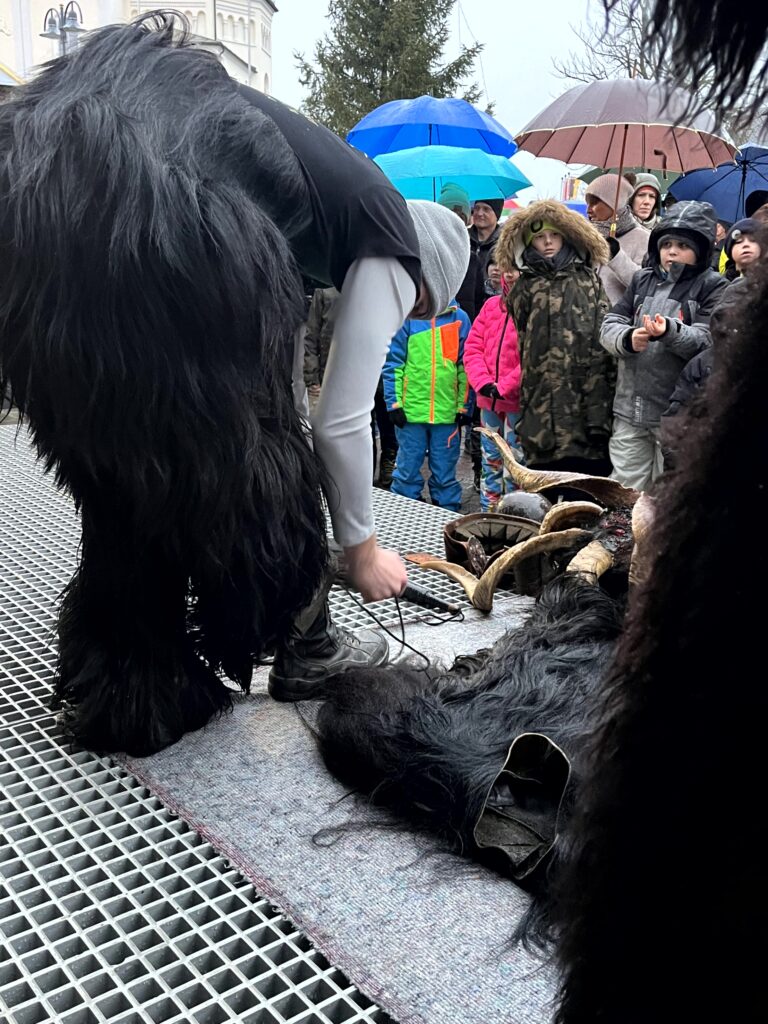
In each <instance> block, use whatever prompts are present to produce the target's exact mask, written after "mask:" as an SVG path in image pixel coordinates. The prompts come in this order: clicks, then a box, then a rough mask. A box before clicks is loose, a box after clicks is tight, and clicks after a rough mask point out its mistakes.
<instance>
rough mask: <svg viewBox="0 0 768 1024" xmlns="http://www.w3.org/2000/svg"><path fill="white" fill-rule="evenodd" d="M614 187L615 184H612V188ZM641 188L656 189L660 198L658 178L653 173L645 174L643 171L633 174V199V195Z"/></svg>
mask: <svg viewBox="0 0 768 1024" xmlns="http://www.w3.org/2000/svg"><path fill="white" fill-rule="evenodd" d="M615 188H616V186H615V185H614V189H615ZM641 188H654V189H656V191H657V192H658V193H659V195H658V198H659V199H661V185H660V184H659V179H658V178H657V177H656V175H655V174H646V173H645V172H644V171H643V172H641V173H640V174H636V175H635V187H634V189H633V190H632V196H631V198H632V199H634V197H635V196H636V195H637V193H638V192H639V191H640V189H641ZM615 194H616V193H615V192H614V195H615Z"/></svg>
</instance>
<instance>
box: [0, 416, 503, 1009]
mask: <svg viewBox="0 0 768 1024" xmlns="http://www.w3.org/2000/svg"><path fill="white" fill-rule="evenodd" d="M374 507H375V512H376V516H377V524H378V528H379V536H380V539H381V542H382V543H383V544H385V545H387V546H391V547H394V548H396V549H398V550H400V551H401V552H405V551H413V550H416V551H418V550H425V551H433V552H435V553H438V552H440V551H441V550H442V537H441V531H442V526H443V524H444V523H445V522H446V521H448V520H449V519H451V518H453V516H454V514H453V513H449V512H445V511H443V510H440V509H437V508H434V507H432V506H429V505H424V504H421V503H417V502H412V501H409V500H408V499H405V498H398V497H396V496H393V495H390V494H387V493H383V492H376V493H375V499H374ZM79 536H80V531H79V522H78V518H77V516H76V514H75V511H74V508H73V506H72V503H71V501H70V500H69V499H68V498H67V497H66V496H64V495H62V494H60V493H58V492H57V491H56V490H55V488H54V487H53V485H52V482H51V481H50V480H49V479H48V478H46V477H44V476H43V475H42V473H41V471H40V468H39V467H38V465H37V464H36V462H35V459H34V456H33V453H32V451H31V449H30V447H29V445H28V443H27V441H26V437H25V435H24V434H20V435H19V436H18V440H17V439H16V430H15V429H14V427H13V426H10V425H6V426H0V934H1V935H2V936H3V941H2V942H0V1024H6V1022H8V1024H41V1022H56V1024H102V1022H109V1024H159V1022H168V1024H224V1022H233V1021H237V1022H240V1024H337V1022H349V1024H362V1022H371V1024H373V1022H376V1024H384V1022H386V1021H388V1020H389V1018H388V1017H387V1015H386V1014H385V1013H384V1012H383V1011H382V1010H381V1009H380V1008H378V1007H377V1006H375V1005H374V1004H373V1003H372V1002H371V1001H370V1000H369V999H368V998H367V997H365V996H364V995H363V994H361V993H360V992H359V991H357V990H356V989H355V987H354V986H353V985H351V984H350V982H349V981H348V980H347V979H346V978H345V977H344V975H343V974H342V973H341V972H340V971H339V970H338V969H336V968H334V967H333V966H332V965H331V964H329V963H328V961H327V960H325V959H324V957H323V956H322V955H321V954H320V953H319V952H318V951H317V950H316V949H314V948H313V946H312V944H311V942H310V941H309V939H308V938H307V937H306V936H304V935H303V934H302V933H301V932H300V931H298V930H297V929H296V927H295V926H294V925H293V924H292V923H291V922H290V921H289V920H288V919H287V918H286V917H285V916H284V915H282V914H281V913H280V912H279V911H278V910H276V909H275V908H274V907H272V906H270V904H269V903H268V902H267V901H266V900H264V899H263V898H261V897H260V896H259V895H258V894H257V893H256V892H255V891H254V888H253V886H252V885H251V883H250V882H249V881H248V880H247V879H245V878H244V877H243V876H242V875H241V874H240V873H239V872H238V871H236V870H235V869H234V868H232V867H231V866H230V865H229V864H228V862H227V860H226V858H224V857H223V856H222V855H221V854H219V853H218V852H217V851H216V850H215V849H214V848H213V847H212V846H211V845H210V844H208V843H207V842H205V841H204V840H203V839H202V838H201V837H200V836H199V835H198V834H197V833H196V832H195V831H194V830H193V829H192V828H191V827H190V826H188V825H187V824H186V823H184V822H183V821H181V820H180V819H179V818H178V817H176V816H175V815H173V814H172V813H171V812H170V811H168V810H167V809H166V808H165V807H164V806H163V804H162V803H161V802H160V801H159V800H158V799H157V798H156V797H154V796H153V795H152V794H151V793H150V792H149V791H148V790H147V789H146V788H144V787H143V786H142V785H141V783H139V782H138V781H137V780H136V779H135V778H133V777H132V776H131V775H129V774H128V773H127V772H126V771H125V770H124V769H123V768H121V767H120V766H119V765H118V764H116V763H115V762H114V761H112V760H111V759H109V758H100V757H97V756H95V755H93V754H91V753H90V752H88V751H78V750H74V749H72V748H71V747H70V746H69V745H67V743H66V742H65V741H64V740H63V739H62V738H61V737H60V736H59V734H58V731H57V724H56V721H55V719H54V718H53V717H52V716H51V715H50V712H49V711H48V709H47V705H46V701H47V697H48V694H49V693H50V689H51V679H52V672H53V659H54V654H53V639H54V636H53V629H54V613H55V608H56V604H57V601H58V597H59V595H60V593H61V590H62V588H63V586H64V585H65V584H66V582H67V581H68V579H69V577H70V575H71V573H72V571H73V568H74V564H75V558H76V552H77V544H78V541H79ZM429 586H430V589H431V590H432V591H433V592H434V593H435V594H437V595H439V596H441V597H444V598H445V599H447V600H449V601H452V602H453V603H457V604H462V603H463V604H466V601H465V600H464V598H463V593H462V592H461V591H460V590H459V588H458V587H457V586H456V585H455V584H454V583H452V582H451V581H450V580H448V579H445V578H443V577H438V576H437V575H436V574H430V576H429ZM499 597H500V598H501V600H504V597H503V596H502V595H499ZM331 602H332V607H333V613H334V619H335V620H336V621H337V622H339V623H341V624H344V625H347V626H349V627H351V628H356V627H358V626H360V625H368V624H369V623H370V619H369V616H368V614H367V612H365V611H364V610H363V609H362V608H361V607H359V606H358V605H357V604H356V603H355V602H354V601H353V600H352V599H351V598H350V597H349V596H348V595H347V594H346V593H345V592H344V591H342V590H340V589H339V588H334V591H333V592H332V595H331ZM371 607H372V609H373V610H374V611H375V612H376V613H377V615H378V616H379V618H381V619H382V620H383V621H385V622H388V623H393V622H395V621H397V616H396V613H395V608H394V602H380V604H379V605H374V606H371ZM402 609H403V617H404V619H405V620H406V621H414V620H417V619H420V618H423V617H424V616H425V614H428V613H426V612H425V611H424V610H423V609H421V608H417V607H415V606H409V605H408V604H407V603H406V602H403V604H402Z"/></svg>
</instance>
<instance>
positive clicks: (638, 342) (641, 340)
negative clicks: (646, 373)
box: [632, 317, 651, 352]
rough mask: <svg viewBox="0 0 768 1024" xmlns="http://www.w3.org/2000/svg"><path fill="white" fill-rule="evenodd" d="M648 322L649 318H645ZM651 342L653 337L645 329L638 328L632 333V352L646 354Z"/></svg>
mask: <svg viewBox="0 0 768 1024" xmlns="http://www.w3.org/2000/svg"><path fill="white" fill-rule="evenodd" d="M645 319H646V320H647V319H648V317H646V318H645ZM650 340H651V336H650V335H649V334H648V331H646V330H645V328H644V327H637V328H635V330H634V331H632V351H633V352H645V350H646V349H647V348H648V343H649V342H650Z"/></svg>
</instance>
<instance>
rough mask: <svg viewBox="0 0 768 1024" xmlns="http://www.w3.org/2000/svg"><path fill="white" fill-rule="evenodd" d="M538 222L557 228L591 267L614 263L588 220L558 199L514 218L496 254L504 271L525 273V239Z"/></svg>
mask: <svg viewBox="0 0 768 1024" xmlns="http://www.w3.org/2000/svg"><path fill="white" fill-rule="evenodd" d="M537 220H543V221H546V222H547V223H549V224H552V225H553V227H556V228H557V230H558V231H560V232H561V233H562V234H563V236H564V237H565V238H566V239H567V241H569V242H570V243H571V245H572V246H573V247H574V249H576V251H577V252H578V254H579V256H580V257H581V259H583V260H584V261H585V262H586V263H588V264H590V265H591V266H594V267H598V266H601V265H602V264H604V263H607V262H608V260H609V259H610V250H609V248H608V243H607V242H606V240H605V239H604V238H603V237H602V235H600V233H599V232H598V230H597V228H594V227H592V225H591V224H590V223H589V221H588V220H587V219H586V218H585V217H582V216H581V214H579V213H574V212H573V210H569V209H568V207H567V206H564V205H563V204H562V203H559V202H557V200H555V199H539V200H538V201H537V202H535V203H531V204H530V206H526V207H525V208H524V209H523V210H518V211H517V212H516V213H513V214H511V215H510V216H509V217H508V218H507V220H506V221H505V222H504V226H503V228H502V229H501V234H500V235H499V240H498V242H497V243H496V248H495V250H494V253H495V258H496V262H497V263H498V265H499V266H500V267H501V269H502V270H503V271H509V270H513V269H515V268H517V269H522V267H523V266H524V261H523V252H524V250H525V236H526V234H527V232H528V231H529V230H530V228H531V225H532V224H533V223H534V222H535V221H537Z"/></svg>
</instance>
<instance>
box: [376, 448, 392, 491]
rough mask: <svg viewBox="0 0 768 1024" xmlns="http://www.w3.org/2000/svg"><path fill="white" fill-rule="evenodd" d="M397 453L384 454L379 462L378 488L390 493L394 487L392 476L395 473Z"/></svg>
mask: <svg viewBox="0 0 768 1024" xmlns="http://www.w3.org/2000/svg"><path fill="white" fill-rule="evenodd" d="M396 462H397V452H382V453H381V459H380V461H379V482H378V486H379V487H381V488H383V489H384V490H385V491H388V490H389V488H390V486H391V485H392V474H393V473H394V471H395V463H396Z"/></svg>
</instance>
